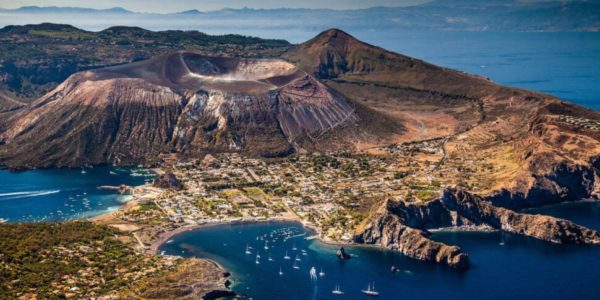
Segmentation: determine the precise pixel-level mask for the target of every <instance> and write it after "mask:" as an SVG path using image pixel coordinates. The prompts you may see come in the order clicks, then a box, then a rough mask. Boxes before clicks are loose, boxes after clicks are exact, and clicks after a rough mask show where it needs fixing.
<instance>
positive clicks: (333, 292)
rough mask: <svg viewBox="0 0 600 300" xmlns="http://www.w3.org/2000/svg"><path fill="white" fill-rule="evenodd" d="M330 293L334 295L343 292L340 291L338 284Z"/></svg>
mask: <svg viewBox="0 0 600 300" xmlns="http://www.w3.org/2000/svg"><path fill="white" fill-rule="evenodd" d="M331 293H332V294H334V295H343V294H344V292H342V290H340V286H339V285H336V286H335V288H334V289H333V291H331Z"/></svg>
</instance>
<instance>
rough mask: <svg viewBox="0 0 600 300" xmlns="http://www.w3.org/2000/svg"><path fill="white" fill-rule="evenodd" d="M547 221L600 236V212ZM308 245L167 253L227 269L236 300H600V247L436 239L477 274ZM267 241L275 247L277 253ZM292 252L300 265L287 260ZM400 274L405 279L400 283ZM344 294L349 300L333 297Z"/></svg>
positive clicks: (237, 241)
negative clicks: (376, 297) (313, 273)
mask: <svg viewBox="0 0 600 300" xmlns="http://www.w3.org/2000/svg"><path fill="white" fill-rule="evenodd" d="M541 211H543V212H544V213H548V214H552V215H555V216H563V215H565V216H569V217H570V218H571V219H572V220H574V221H577V222H580V223H582V224H587V225H588V226H590V227H592V228H595V229H600V203H577V204H571V205H561V206H553V207H549V208H544V209H541ZM284 233H285V234H284ZM307 235H311V232H310V231H306V230H305V229H304V228H303V227H302V226H301V225H300V224H298V223H270V224H268V223H264V224H250V225H223V226H215V227H210V228H204V229H198V230H195V231H189V232H185V233H183V234H181V235H178V236H176V237H174V238H173V240H172V241H171V242H168V243H166V244H164V245H163V246H162V247H161V251H165V253H166V254H172V255H181V256H184V257H191V256H195V257H205V258H210V259H213V260H215V261H217V262H219V263H220V264H221V265H223V266H224V267H225V268H227V269H229V270H231V271H232V273H233V274H232V278H233V280H234V282H235V284H234V285H233V290H234V291H236V292H237V293H238V294H240V295H242V296H243V298H254V299H337V298H340V299H364V298H367V296H365V295H363V294H362V293H361V289H364V288H366V287H367V285H368V283H369V282H374V283H375V287H376V289H377V290H378V291H379V292H380V298H381V299H440V298H447V299H454V298H461V299H506V298H514V299H526V298H530V299H594V298H596V299H598V296H597V295H598V292H599V290H598V288H599V287H598V283H600V281H599V279H598V278H600V268H598V266H600V247H596V246H585V245H553V244H549V243H546V242H542V241H537V240H533V239H530V238H524V237H520V236H514V235H510V234H502V233H499V232H493V233H465V232H462V233H437V234H435V235H434V236H433V237H434V239H436V240H439V241H443V242H446V243H449V244H454V245H459V246H461V247H462V248H463V249H464V250H465V251H466V252H467V253H469V255H470V258H471V261H472V267H471V268H470V269H469V270H466V271H459V270H454V269H450V268H447V267H443V266H437V265H433V264H429V263H421V262H418V261H416V260H413V259H410V258H407V257H405V256H403V255H402V254H399V253H396V252H392V251H387V250H380V249H375V248H370V247H350V248H347V250H348V252H349V253H351V254H353V255H355V257H354V258H352V259H350V260H348V261H339V260H338V259H337V257H336V256H335V251H336V250H337V247H335V246H331V245H326V244H323V243H320V242H318V241H316V240H306V239H305V237H306V236H307ZM283 236H290V237H291V238H290V239H288V240H283V238H282V237H283ZM257 237H258V238H259V239H258V240H257ZM262 238H264V239H265V240H267V241H269V242H268V243H267V246H268V247H269V249H268V250H265V249H264V245H265V241H264V240H262ZM500 243H504V244H503V245H500ZM246 245H249V246H250V247H252V249H251V250H250V251H251V252H252V253H251V254H246V253H245V249H246ZM294 245H295V246H296V247H297V248H298V250H295V251H294V250H293V247H294ZM302 250H304V251H306V255H303V252H302ZM286 251H287V253H288V254H289V256H290V258H291V259H290V260H286V259H284V258H283V257H284V256H285V254H286ZM257 252H259V254H260V259H258V261H259V264H256V261H257V259H256V253H257ZM269 255H270V256H271V257H272V258H273V261H272V262H271V261H269V260H268V257H269ZM296 255H298V257H299V258H300V259H301V261H300V262H298V266H299V268H300V269H299V270H297V269H294V268H293V264H294V259H295V257H296ZM313 266H314V267H315V268H316V270H317V273H318V272H319V271H320V270H321V268H323V271H324V272H325V275H324V276H317V279H316V280H313V279H311V278H310V275H309V270H310V268H311V267H313ZM391 266H396V267H398V268H399V269H400V272H396V273H391V272H390V268H391ZM280 267H281V270H282V272H283V275H279V268H280ZM336 285H340V287H341V289H342V290H343V291H344V292H345V294H344V295H343V296H341V297H340V296H334V295H333V294H332V293H331V290H332V289H333V288H334V287H335V286H336Z"/></svg>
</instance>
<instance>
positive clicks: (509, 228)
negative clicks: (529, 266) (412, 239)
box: [441, 190, 600, 244]
mask: <svg viewBox="0 0 600 300" xmlns="http://www.w3.org/2000/svg"><path fill="white" fill-rule="evenodd" d="M441 201H442V202H443V204H444V205H445V206H446V207H447V209H448V210H450V211H455V212H456V213H457V214H458V215H460V216H462V217H464V218H466V219H468V220H469V221H471V222H473V223H474V224H476V225H482V224H485V225H489V226H491V227H493V228H496V229H500V230H502V231H506V232H510V233H514V234H519V235H524V236H529V237H533V238H536V239H540V240H544V241H548V242H552V243H574V244H600V234H599V233H598V232H597V231H595V230H592V229H589V228H586V227H583V226H579V225H577V224H575V223H573V222H571V221H567V220H563V219H558V218H554V217H550V216H544V215H531V214H524V213H517V212H514V211H512V210H509V209H506V208H501V207H495V206H494V205H492V204H490V203H489V202H487V201H485V200H483V199H481V198H478V197H476V196H474V195H472V194H469V193H467V192H466V191H464V190H446V191H445V192H444V195H443V196H442V199H441Z"/></svg>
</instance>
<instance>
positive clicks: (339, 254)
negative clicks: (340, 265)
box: [335, 247, 352, 260]
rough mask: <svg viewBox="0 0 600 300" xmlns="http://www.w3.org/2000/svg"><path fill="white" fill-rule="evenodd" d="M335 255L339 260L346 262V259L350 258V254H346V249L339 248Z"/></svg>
mask: <svg viewBox="0 0 600 300" xmlns="http://www.w3.org/2000/svg"><path fill="white" fill-rule="evenodd" d="M335 255H336V256H337V257H338V258H339V259H341V260H346V259H350V258H352V256H351V255H350V254H348V253H346V249H344V247H340V249H338V251H337V252H336V253H335Z"/></svg>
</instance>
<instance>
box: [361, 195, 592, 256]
mask: <svg viewBox="0 0 600 300" xmlns="http://www.w3.org/2000/svg"><path fill="white" fill-rule="evenodd" d="M370 220H371V221H370V222H369V224H368V225H366V226H364V227H363V228H362V229H361V231H360V232H359V233H358V234H357V235H356V236H355V238H354V241H355V242H357V243H365V244H375V245H379V246H382V247H386V248H388V249H393V250H397V251H400V252H402V253H403V254H405V255H406V256H408V257H412V258H415V259H419V260H423V261H430V262H435V263H440V264H444V265H448V266H451V267H457V268H466V267H468V265H469V259H468V256H467V254H465V253H463V252H462V251H461V249H460V248H459V247H456V246H449V245H445V244H443V243H440V242H436V241H432V240H431V239H430V238H429V234H428V231H427V230H430V229H438V228H445V227H456V226H465V225H475V226H486V227H491V228H493V229H498V230H502V231H506V232H510V233H513V234H518V235H523V236H528V237H532V238H536V239H539V240H543V241H548V242H552V243H571V244H600V234H599V233H598V232H596V231H595V230H592V229H589V228H586V227H583V226H580V225H577V224H575V223H573V222H570V221H567V220H563V219H558V218H554V217H550V216H544V215H531V214H524V213H517V212H515V211H512V210H510V209H506V208H501V207H496V206H494V205H493V204H492V203H490V202H488V201H486V200H485V199H483V198H480V197H478V196H475V195H473V194H470V193H468V192H466V191H465V190H462V189H447V190H445V191H444V193H443V195H442V196H441V197H440V198H438V199H435V200H432V201H429V202H428V203H426V204H418V205H416V204H408V205H407V204H405V203H403V202H402V201H394V200H387V201H386V202H385V203H384V205H382V206H381V207H380V208H379V209H378V210H377V211H376V212H375V213H374V214H373V215H372V216H371V219H370Z"/></svg>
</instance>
